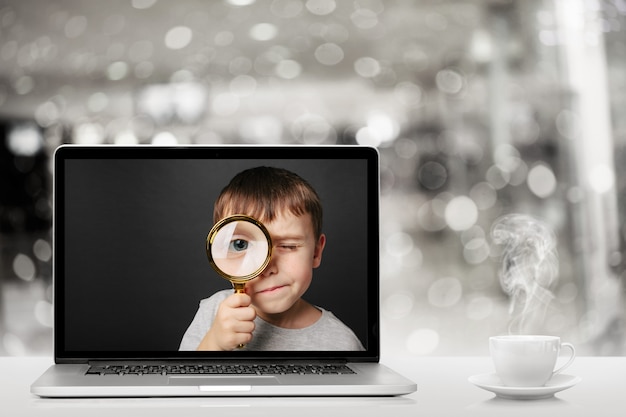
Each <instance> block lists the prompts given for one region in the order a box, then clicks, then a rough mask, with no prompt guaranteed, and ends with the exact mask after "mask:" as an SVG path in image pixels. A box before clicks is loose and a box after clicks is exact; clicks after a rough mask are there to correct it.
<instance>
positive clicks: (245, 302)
mask: <svg viewBox="0 0 626 417" xmlns="http://www.w3.org/2000/svg"><path fill="white" fill-rule="evenodd" d="M224 302H225V303H226V305H227V306H228V307H231V308H237V307H248V306H249V305H250V304H251V303H252V298H250V296H249V295H248V294H242V293H237V294H232V295H231V296H229V297H228V298H227V299H226V300H224Z"/></svg>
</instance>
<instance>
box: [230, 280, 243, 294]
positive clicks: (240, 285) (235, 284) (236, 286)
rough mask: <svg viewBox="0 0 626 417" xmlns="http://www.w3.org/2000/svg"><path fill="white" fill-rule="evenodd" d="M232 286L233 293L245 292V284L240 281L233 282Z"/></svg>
mask: <svg viewBox="0 0 626 417" xmlns="http://www.w3.org/2000/svg"><path fill="white" fill-rule="evenodd" d="M233 288H234V289H235V294H243V293H245V292H246V290H245V288H246V284H245V283H242V282H233Z"/></svg>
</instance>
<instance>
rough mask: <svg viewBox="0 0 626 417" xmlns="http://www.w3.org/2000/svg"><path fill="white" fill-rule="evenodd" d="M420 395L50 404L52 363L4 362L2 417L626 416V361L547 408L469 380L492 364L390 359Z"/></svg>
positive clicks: (604, 361)
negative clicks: (43, 386) (47, 374)
mask: <svg viewBox="0 0 626 417" xmlns="http://www.w3.org/2000/svg"><path fill="white" fill-rule="evenodd" d="M382 362H383V363H384V364H386V365H387V366H389V367H391V368H393V369H395V370H396V371H399V372H400V373H402V374H404V375H405V376H407V377H408V378H410V379H412V380H414V381H415V382H417V386H418V389H417V392H415V393H413V394H411V395H406V396H400V397H383V398H139V399H44V398H39V397H37V396H34V395H32V394H31V393H30V384H31V383H32V382H33V381H34V380H35V379H36V378H37V377H38V376H39V375H40V374H41V373H43V372H44V371H45V370H46V369H47V368H48V366H50V365H51V364H52V359H51V358H31V357H14V358H9V357H0V415H2V416H7V417H8V416H11V417H13V416H63V417H70V416H80V417H84V416H90V417H98V416H114V415H119V416H127V415H148V413H149V415H150V416H151V417H158V416H167V417H172V416H174V417H182V416H196V415H197V416H204V417H207V416H247V415H250V416H271V417H281V416H290V417H293V416H297V417H306V416H322V417H329V416H335V415H337V416H342V417H345V416H355V417H356V416H377V417H380V416H382V417H398V416H447V417H448V416H464V415H467V416H507V417H508V416H524V417H541V416H554V417H556V416H558V417H561V416H568V417H569V416H585V417H589V416H591V417H600V416H626V357H579V358H576V360H575V361H574V363H573V364H572V365H571V367H570V368H568V369H567V370H566V371H565V372H564V373H566V374H569V375H577V376H580V377H582V381H581V382H580V383H578V384H577V385H576V386H574V387H572V388H569V389H567V390H565V391H562V392H559V393H557V394H556V395H555V397H553V398H549V399H543V400H527V401H519V400H505V399H501V398H497V397H495V395H494V394H492V393H490V392H487V391H484V390H482V389H480V388H477V387H475V386H474V385H472V384H471V383H470V382H468V377H470V376H472V375H476V374H481V373H488V372H492V371H493V366H492V364H491V360H490V358H488V357H411V358H384V359H383V360H382Z"/></svg>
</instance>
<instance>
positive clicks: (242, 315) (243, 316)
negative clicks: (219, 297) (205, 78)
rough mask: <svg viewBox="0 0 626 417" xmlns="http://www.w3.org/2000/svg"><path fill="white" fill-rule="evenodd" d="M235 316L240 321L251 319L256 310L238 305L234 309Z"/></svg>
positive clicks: (254, 315)
mask: <svg viewBox="0 0 626 417" xmlns="http://www.w3.org/2000/svg"><path fill="white" fill-rule="evenodd" d="M235 318H236V319H237V320H240V321H250V322H251V321H252V320H254V319H255V318H256V311H255V310H254V308H252V307H239V308H237V310H236V311H235Z"/></svg>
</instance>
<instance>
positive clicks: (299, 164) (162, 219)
mask: <svg viewBox="0 0 626 417" xmlns="http://www.w3.org/2000/svg"><path fill="white" fill-rule="evenodd" d="M257 167H272V168H278V169H281V170H287V171H289V172H292V173H295V174H296V175H297V176H299V177H300V178H302V179H304V180H305V181H306V182H308V183H309V184H310V185H311V187H312V188H313V189H315V191H316V192H317V194H318V196H319V200H320V201H321V204H322V206H323V227H322V231H323V233H324V235H325V241H326V244H325V247H324V251H323V258H322V261H321V263H320V264H319V266H317V267H316V268H315V269H314V270H313V277H312V279H311V282H310V286H309V287H308V289H307V290H306V292H305V293H304V295H303V296H302V299H304V300H306V302H307V303H308V304H310V305H312V306H314V307H315V308H316V310H317V311H323V313H322V316H321V317H332V318H333V320H335V322H337V323H340V324H341V325H342V326H343V327H342V328H343V329H349V331H347V333H350V336H349V337H351V338H352V340H353V341H355V343H356V345H350V346H351V347H350V348H336V347H329V346H322V345H320V344H318V339H316V340H312V341H311V342H309V343H307V344H301V345H300V346H299V347H296V348H288V349H287V348H279V349H270V348H267V349H264V348H263V349H253V346H254V344H253V343H252V342H253V341H255V338H257V339H258V338H261V336H260V335H257V334H256V332H257V329H258V328H260V327H262V326H259V323H257V327H256V328H255V330H254V332H253V333H252V341H251V342H250V344H249V345H241V346H237V347H236V348H234V349H216V350H205V349H202V350H197V349H196V348H195V345H196V344H195V343H194V342H189V340H187V341H186V342H183V340H184V339H185V338H186V336H187V335H188V333H189V332H190V330H189V329H190V328H191V327H192V323H194V322H196V321H197V316H198V317H199V315H200V311H201V310H202V308H201V306H202V305H204V303H206V302H207V300H208V299H209V298H211V297H212V296H213V295H216V294H217V295H220V294H222V296H223V298H224V297H228V296H230V294H231V292H233V286H232V284H231V282H229V281H228V280H226V279H224V277H223V276H220V275H219V274H218V273H217V272H216V270H215V269H214V268H212V267H211V265H210V263H209V261H208V259H207V236H208V234H209V231H210V230H211V228H212V227H213V225H214V220H213V207H214V203H215V200H216V198H217V197H218V195H219V194H220V192H221V191H222V190H223V189H224V187H225V186H226V184H228V183H229V181H230V180H231V179H232V178H233V177H234V176H236V175H237V174H238V173H241V172H244V171H246V170H249V169H253V168H257ZM53 234H54V242H53V243H54V245H53V248H54V255H53V271H54V360H55V364H54V365H52V366H51V367H50V368H49V369H48V370H47V371H46V372H45V373H44V374H43V375H42V376H41V377H40V378H38V379H37V380H36V381H35V382H34V383H33V384H32V386H31V392H32V393H33V394H36V395H38V396H41V397H155V396H395V395H404V394H408V393H411V392H414V391H415V390H416V388H417V387H416V384H415V383H414V382H413V381H410V380H408V379H406V378H405V377H403V376H401V375H399V374H398V373H396V372H395V371H393V370H391V369H389V368H387V367H385V366H384V365H382V364H380V363H379V357H380V331H379V155H378V152H377V150H376V149H374V148H369V147H362V146H245V145H232V146H179V147H155V146H79V145H64V146H61V147H59V148H58V149H57V150H56V152H55V155H54V227H53ZM255 279H258V278H255ZM250 282H252V281H250ZM248 285H250V284H248ZM325 315H326V316H325ZM255 320H256V319H255ZM320 321H321V318H320ZM255 323H256V321H255ZM196 324H197V323H196ZM261 324H262V323H261ZM265 324H267V323H265ZM315 324H317V322H316V323H315ZM311 326H313V325H311ZM306 327H309V325H308V324H307V326H305V328H306ZM196 330H197V326H196ZM282 330H283V329H280V328H279V329H278V331H282ZM205 331H207V330H206V329H205V330H201V334H203V332H205ZM289 334H293V333H289ZM321 339H323V337H321V338H319V340H321ZM190 343H191V344H190ZM319 343H321V342H319ZM268 346H275V345H268ZM279 346H280V345H279ZM342 346H343V345H342ZM346 346H347V345H346ZM355 346H356V347H355Z"/></svg>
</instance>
